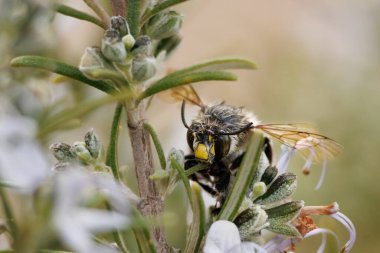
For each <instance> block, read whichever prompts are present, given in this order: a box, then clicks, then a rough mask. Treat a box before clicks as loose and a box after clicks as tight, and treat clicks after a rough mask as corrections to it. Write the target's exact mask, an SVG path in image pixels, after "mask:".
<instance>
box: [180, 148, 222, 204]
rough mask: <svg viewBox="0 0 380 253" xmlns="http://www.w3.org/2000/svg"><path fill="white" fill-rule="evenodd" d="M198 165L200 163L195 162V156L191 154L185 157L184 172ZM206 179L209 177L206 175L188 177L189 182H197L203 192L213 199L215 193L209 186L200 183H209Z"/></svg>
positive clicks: (197, 174)
mask: <svg viewBox="0 0 380 253" xmlns="http://www.w3.org/2000/svg"><path fill="white" fill-rule="evenodd" d="M199 163H200V162H199V161H197V160H195V156H194V155H193V154H190V155H186V156H185V170H188V169H190V168H191V167H193V166H195V165H197V164H199ZM208 177H209V176H208V175H207V174H204V173H201V172H197V173H194V174H192V175H191V176H190V180H192V181H194V182H197V183H198V184H199V185H200V186H201V187H202V188H203V190H205V191H206V192H208V193H209V194H211V196H213V197H214V196H216V195H217V191H216V190H215V189H213V188H212V187H211V186H209V185H207V184H206V183H204V182H202V181H210V179H209V178H208Z"/></svg>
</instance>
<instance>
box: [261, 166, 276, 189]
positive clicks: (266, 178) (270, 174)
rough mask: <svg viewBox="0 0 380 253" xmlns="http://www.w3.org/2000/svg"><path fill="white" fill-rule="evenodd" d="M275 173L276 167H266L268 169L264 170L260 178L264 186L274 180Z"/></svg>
mask: <svg viewBox="0 0 380 253" xmlns="http://www.w3.org/2000/svg"><path fill="white" fill-rule="evenodd" d="M277 173H278V169H277V168H276V167H274V166H268V168H266V170H265V172H264V174H263V175H262V177H261V182H263V183H265V184H266V185H269V184H270V183H272V181H273V180H274V179H275V178H276V176H277Z"/></svg>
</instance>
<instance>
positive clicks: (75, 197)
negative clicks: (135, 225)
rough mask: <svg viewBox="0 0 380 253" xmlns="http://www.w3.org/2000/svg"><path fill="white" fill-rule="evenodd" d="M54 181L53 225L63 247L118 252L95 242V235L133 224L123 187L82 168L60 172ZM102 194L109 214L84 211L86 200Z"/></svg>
mask: <svg viewBox="0 0 380 253" xmlns="http://www.w3.org/2000/svg"><path fill="white" fill-rule="evenodd" d="M54 180H55V198H54V200H55V203H54V208H53V224H54V227H55V230H56V231H57V233H58V236H59V237H60V238H61V240H62V243H63V244H65V245H66V246H67V247H69V248H70V249H72V250H73V251H75V252H78V253H90V252H97V253H113V252H118V251H117V250H116V249H115V248H113V247H111V246H108V245H101V244H98V243H95V242H94V241H93V235H94V234H95V233H103V232H110V231H114V230H116V229H122V228H125V227H126V226H128V224H129V223H130V208H129V204H128V199H127V196H125V194H124V192H123V189H122V187H120V185H119V184H118V183H117V182H116V181H114V180H113V179H112V178H110V176H109V175H108V174H106V173H96V174H93V173H89V172H85V171H83V170H81V169H80V168H76V169H69V170H67V171H63V172H59V173H57V174H56V175H55V177H54ZM99 193H100V194H102V195H103V196H104V197H106V199H107V200H108V203H109V205H110V210H104V209H97V208H91V207H85V206H83V205H82V203H84V202H85V201H86V200H89V199H91V198H93V197H96V196H99Z"/></svg>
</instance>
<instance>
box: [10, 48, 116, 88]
mask: <svg viewBox="0 0 380 253" xmlns="http://www.w3.org/2000/svg"><path fill="white" fill-rule="evenodd" d="M11 66H12V67H33V68H40V69H44V70H48V71H51V72H54V73H57V74H60V75H63V76H67V77H70V78H72V79H74V80H77V81H81V82H83V83H85V84H88V85H90V86H92V87H94V88H96V89H98V90H101V91H104V92H106V93H108V94H114V93H116V92H117V90H116V89H115V88H114V87H112V86H111V85H110V84H108V83H106V82H104V81H95V80H91V79H88V78H87V77H85V76H84V75H83V74H82V72H80V70H79V69H78V68H77V67H74V66H72V65H68V64H66V63H63V62H59V61H57V60H54V59H51V58H47V57H42V56H33V55H25V56H19V57H16V58H14V59H13V60H12V61H11Z"/></svg>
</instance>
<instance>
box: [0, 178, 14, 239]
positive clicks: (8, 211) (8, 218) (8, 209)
mask: <svg viewBox="0 0 380 253" xmlns="http://www.w3.org/2000/svg"><path fill="white" fill-rule="evenodd" d="M2 187H4V186H3V185H2V186H0V197H1V204H2V206H3V213H4V216H5V222H6V223H7V224H8V226H9V228H10V233H11V235H12V237H13V238H17V236H18V227H17V223H16V219H15V216H14V212H13V209H12V206H11V203H10V202H9V199H8V196H7V194H6V192H5V191H4V189H3V188H2Z"/></svg>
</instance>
